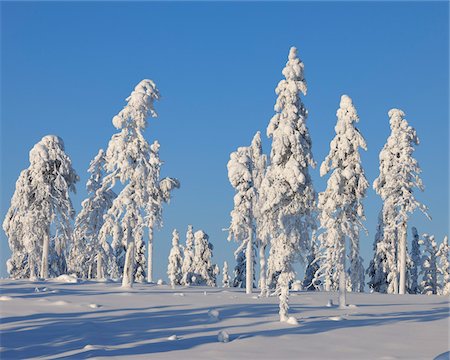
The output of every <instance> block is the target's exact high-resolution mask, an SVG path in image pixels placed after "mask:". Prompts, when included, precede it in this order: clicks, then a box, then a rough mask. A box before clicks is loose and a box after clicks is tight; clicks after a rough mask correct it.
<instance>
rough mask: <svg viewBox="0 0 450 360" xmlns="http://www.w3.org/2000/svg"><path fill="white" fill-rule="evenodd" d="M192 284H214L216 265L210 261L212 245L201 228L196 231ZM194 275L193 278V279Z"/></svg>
mask: <svg viewBox="0 0 450 360" xmlns="http://www.w3.org/2000/svg"><path fill="white" fill-rule="evenodd" d="M194 239H195V257H194V264H193V265H194V275H193V279H192V280H193V284H195V285H207V286H216V276H217V274H218V272H217V266H215V265H214V264H213V263H212V256H213V254H212V251H213V245H212V244H211V243H210V242H209V236H208V235H207V234H206V233H205V232H203V231H202V230H199V231H196V232H195V234H194ZM194 277H195V279H194Z"/></svg>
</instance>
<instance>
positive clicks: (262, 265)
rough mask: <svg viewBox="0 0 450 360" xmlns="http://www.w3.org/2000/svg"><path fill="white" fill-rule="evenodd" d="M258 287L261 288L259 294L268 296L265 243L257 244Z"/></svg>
mask: <svg viewBox="0 0 450 360" xmlns="http://www.w3.org/2000/svg"><path fill="white" fill-rule="evenodd" d="M259 287H260V288H261V296H268V295H269V292H268V291H267V279H266V245H262V244H260V246H259Z"/></svg>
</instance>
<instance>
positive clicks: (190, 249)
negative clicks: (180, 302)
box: [181, 225, 195, 286]
mask: <svg viewBox="0 0 450 360" xmlns="http://www.w3.org/2000/svg"><path fill="white" fill-rule="evenodd" d="M194 258H195V250H194V230H193V228H192V225H188V230H187V232H186V246H185V247H184V251H183V265H182V267H181V271H182V273H183V278H182V280H181V284H182V285H185V286H188V285H191V284H192V276H193V274H194Z"/></svg>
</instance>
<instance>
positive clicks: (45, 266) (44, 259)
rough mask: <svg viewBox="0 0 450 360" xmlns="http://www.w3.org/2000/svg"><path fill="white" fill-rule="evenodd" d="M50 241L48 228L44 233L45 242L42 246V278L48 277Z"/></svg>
mask: <svg viewBox="0 0 450 360" xmlns="http://www.w3.org/2000/svg"><path fill="white" fill-rule="evenodd" d="M49 242H50V234H49V231H48V230H47V231H46V232H45V235H44V243H43V246H42V263H41V278H42V279H47V278H48V251H49V246H50V244H49Z"/></svg>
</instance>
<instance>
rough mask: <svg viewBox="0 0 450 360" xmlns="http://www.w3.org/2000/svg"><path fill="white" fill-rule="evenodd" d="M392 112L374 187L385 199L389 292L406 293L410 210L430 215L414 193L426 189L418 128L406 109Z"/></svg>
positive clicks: (384, 238) (384, 216)
mask: <svg viewBox="0 0 450 360" xmlns="http://www.w3.org/2000/svg"><path fill="white" fill-rule="evenodd" d="M388 115H389V119H390V127H391V134H390V136H389V137H388V139H387V142H386V144H385V145H384V147H383V149H382V150H381V152H380V175H379V176H378V178H377V179H375V181H374V183H373V188H374V189H375V191H376V192H377V194H378V195H380V197H381V199H382V200H383V210H382V212H383V243H384V244H383V246H380V248H381V249H382V250H383V251H385V254H384V257H385V258H386V259H387V266H388V269H387V274H388V275H387V277H388V289H387V292H388V293H399V294H404V293H405V292H406V259H407V254H406V236H407V223H408V218H409V214H410V213H412V212H414V211H415V210H416V209H419V210H421V211H422V212H423V213H424V214H425V215H427V208H426V207H425V206H424V205H423V204H421V203H420V202H419V201H417V199H416V198H415V195H414V188H417V189H419V190H421V191H423V190H424V187H423V184H422V180H421V179H420V176H419V175H420V173H421V169H420V167H419V164H418V162H417V160H416V159H414V158H413V156H412V155H413V152H414V146H415V145H418V144H419V138H418V137H417V134H416V131H415V130H414V128H412V127H411V126H409V125H408V122H407V121H406V119H405V118H404V117H405V113H404V112H403V111H402V110H399V109H391V110H389V112H388ZM427 216H428V215H427ZM376 256H379V254H378V255H376Z"/></svg>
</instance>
